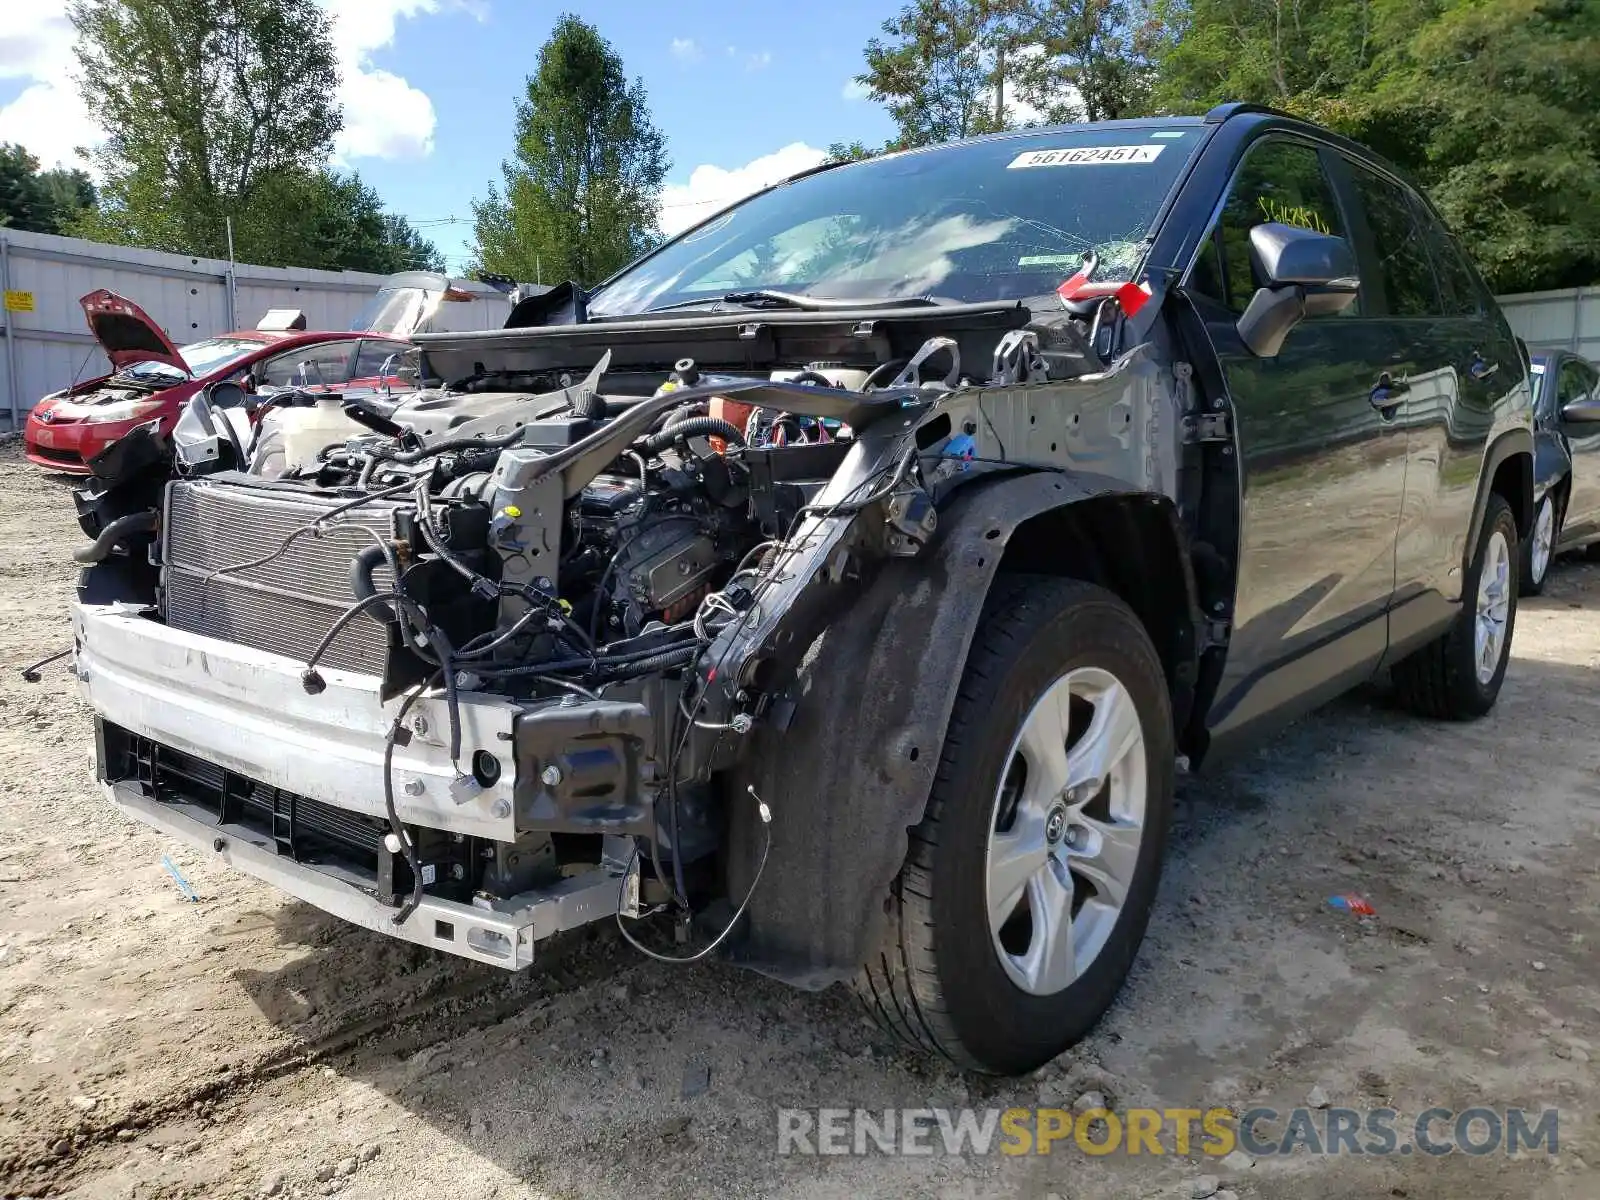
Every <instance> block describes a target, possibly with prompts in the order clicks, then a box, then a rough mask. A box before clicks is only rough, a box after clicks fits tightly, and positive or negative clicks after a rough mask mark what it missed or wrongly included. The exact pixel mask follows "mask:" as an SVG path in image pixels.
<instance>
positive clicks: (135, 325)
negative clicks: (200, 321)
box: [78, 288, 189, 375]
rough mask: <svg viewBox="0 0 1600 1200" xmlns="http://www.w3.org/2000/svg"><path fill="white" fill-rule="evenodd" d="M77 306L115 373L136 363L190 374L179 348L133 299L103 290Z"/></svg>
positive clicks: (91, 293)
mask: <svg viewBox="0 0 1600 1200" xmlns="http://www.w3.org/2000/svg"><path fill="white" fill-rule="evenodd" d="M78 303H79V304H80V305H82V306H83V315H84V316H85V317H86V318H88V321H89V332H90V333H92V334H94V336H95V338H96V340H97V341H99V343H100V345H101V348H102V349H104V350H105V352H106V357H107V358H109V359H110V360H111V368H112V370H114V371H120V370H122V369H123V368H125V367H131V366H133V364H134V363H142V362H159V363H166V364H167V365H168V366H171V367H176V368H177V369H178V370H180V371H182V372H183V373H184V374H185V375H188V374H189V365H188V364H187V363H185V362H184V361H183V356H182V355H181V354H179V353H178V348H177V347H176V346H174V345H173V344H172V342H171V340H169V339H168V337H167V335H166V334H164V333H162V332H161V326H159V325H157V324H156V323H155V322H154V321H152V320H151V319H150V315H149V314H148V313H146V312H145V311H144V309H142V308H140V307H139V306H138V305H137V304H135V303H134V302H133V301H132V300H124V299H123V298H122V297H121V296H119V295H117V294H116V293H115V292H111V291H107V290H106V289H105V288H101V289H100V290H99V291H97V292H90V293H89V294H88V295H87V296H84V297H82V298H80V299H79V301H78Z"/></svg>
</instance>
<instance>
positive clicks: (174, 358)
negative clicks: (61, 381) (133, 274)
mask: <svg viewBox="0 0 1600 1200" xmlns="http://www.w3.org/2000/svg"><path fill="white" fill-rule="evenodd" d="M413 299H415V298H413ZM426 301H427V297H426V296H425V295H424V296H422V297H421V299H420V301H419V302H418V303H414V304H398V303H397V299H396V295H395V291H394V289H388V288H385V289H383V290H380V291H379V293H378V294H377V296H375V297H374V299H373V302H372V303H371V304H369V306H368V311H367V312H366V313H364V314H363V315H362V318H361V319H359V320H358V322H357V324H358V328H357V329H353V330H344V331H341V332H330V331H321V332H308V331H306V329H305V327H304V326H305V317H304V316H303V315H302V314H299V313H283V312H282V310H279V312H277V313H274V314H270V315H271V316H276V317H279V318H280V319H278V320H272V321H264V322H263V324H264V325H270V326H272V327H271V328H258V329H246V330H238V331H235V332H233V333H224V334H219V335H218V336H216V337H209V338H203V339H201V340H200V341H197V342H190V343H188V344H187V345H184V346H175V345H173V344H172V342H171V340H170V339H168V337H167V335H166V334H165V333H163V332H162V330H161V327H160V326H159V325H157V324H156V322H155V321H154V320H152V319H151V318H150V316H149V314H147V313H146V312H145V311H144V310H143V309H142V308H140V307H139V306H138V305H137V304H135V303H133V302H132V301H131V300H126V299H124V298H123V297H121V296H118V295H117V294H115V293H114V292H109V291H106V290H104V289H101V290H100V291H95V292H90V293H89V294H88V295H87V296H84V297H83V298H82V299H81V300H80V301H79V303H80V304H82V306H83V312H84V316H85V317H86V318H88V322H89V329H90V331H91V332H92V333H93V334H94V336H95V338H96V339H97V340H98V341H99V343H100V345H101V348H102V349H104V351H105V353H106V357H107V358H108V359H110V360H111V373H110V374H109V375H102V376H100V377H99V378H96V379H91V380H88V381H87V382H84V383H78V384H74V385H73V386H72V387H69V388H67V389H65V390H64V391H60V392H55V393H53V394H51V395H49V396H46V397H44V398H43V399H42V400H40V401H39V403H38V404H36V405H35V406H34V409H33V411H32V412H31V413H29V414H28V420H27V424H26V425H25V426H24V429H23V435H22V436H23V445H24V449H25V452H26V454H27V457H28V460H29V461H30V462H33V463H36V464H37V465H39V466H41V467H46V468H48V469H50V470H53V471H63V472H66V473H69V474H74V475H85V474H88V472H89V468H88V466H87V465H86V464H87V462H88V460H89V459H91V458H93V457H94V456H95V455H96V454H98V453H99V452H100V451H101V450H104V449H105V448H106V447H107V446H109V445H110V444H111V443H112V442H114V441H116V440H117V439H118V438H120V437H122V436H123V435H124V434H126V433H127V432H128V431H129V430H130V429H132V428H133V427H134V426H135V425H139V424H142V423H144V422H146V421H149V420H152V419H153V418H160V419H161V422H162V429H163V431H167V430H170V429H171V427H172V425H173V424H174V423H176V421H177V419H178V415H179V414H180V413H181V412H182V411H183V405H184V402H185V401H187V400H188V399H189V397H190V396H192V395H194V393H195V392H197V391H199V390H200V389H201V388H204V387H208V386H210V385H211V384H213V383H217V382H220V381H222V380H225V379H226V380H233V381H235V382H238V383H240V384H242V385H243V386H244V387H245V389H246V390H247V391H271V390H273V389H276V388H279V387H284V386H287V385H290V384H298V385H301V386H306V387H311V388H328V389H331V388H336V387H337V388H341V389H376V388H379V387H391V388H395V389H400V388H404V387H408V386H410V384H409V382H407V381H402V379H401V378H399V377H398V375H397V371H398V368H399V364H400V362H401V358H402V356H403V355H404V354H405V352H406V350H407V349H409V345H408V343H407V342H406V341H404V339H405V338H407V337H409V336H410V335H411V333H413V332H414V331H415V330H416V328H417V326H418V325H419V324H421V323H422V322H423V321H424V320H426V314H427V310H428V305H427V302H426Z"/></svg>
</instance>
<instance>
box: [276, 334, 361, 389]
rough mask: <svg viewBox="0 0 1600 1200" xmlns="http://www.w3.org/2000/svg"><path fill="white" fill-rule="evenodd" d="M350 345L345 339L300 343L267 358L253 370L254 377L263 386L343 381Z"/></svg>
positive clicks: (346, 369) (311, 385)
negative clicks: (316, 343)
mask: <svg viewBox="0 0 1600 1200" xmlns="http://www.w3.org/2000/svg"><path fill="white" fill-rule="evenodd" d="M352 348H353V347H352V346H351V344H350V343H349V342H326V343H324V344H322V345H320V346H301V347H300V348H299V349H297V350H290V351H288V352H287V353H284V354H279V355H277V356H275V357H273V358H269V359H267V361H266V362H265V363H263V364H262V365H261V367H260V368H259V369H258V370H257V372H256V378H257V379H259V380H260V381H261V384H262V386H263V387H289V386H291V385H300V386H302V387H320V386H322V385H324V384H327V385H329V386H332V385H334V384H340V383H344V382H345V381H346V380H347V379H349V378H350V371H349V368H350V352H351V350H352ZM302 366H303V367H304V371H302V370H301V368H302Z"/></svg>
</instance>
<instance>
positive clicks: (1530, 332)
mask: <svg viewBox="0 0 1600 1200" xmlns="http://www.w3.org/2000/svg"><path fill="white" fill-rule="evenodd" d="M1498 299H1499V301H1500V308H1501V310H1502V311H1503V312H1504V313H1505V314H1506V320H1507V321H1508V322H1510V324H1511V328H1512V329H1513V330H1514V331H1516V333H1517V334H1518V335H1519V336H1521V338H1522V340H1523V341H1525V342H1527V343H1528V349H1530V350H1532V351H1533V352H1534V353H1538V352H1539V351H1540V350H1573V351H1576V352H1577V353H1579V354H1581V355H1583V356H1584V357H1585V358H1587V359H1589V360H1590V361H1591V362H1600V287H1587V288H1567V289H1566V290H1564V291H1559V292H1524V293H1522V294H1520V295H1515V296H1501V297H1499V298H1498Z"/></svg>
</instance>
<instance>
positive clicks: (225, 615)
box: [162, 480, 397, 675]
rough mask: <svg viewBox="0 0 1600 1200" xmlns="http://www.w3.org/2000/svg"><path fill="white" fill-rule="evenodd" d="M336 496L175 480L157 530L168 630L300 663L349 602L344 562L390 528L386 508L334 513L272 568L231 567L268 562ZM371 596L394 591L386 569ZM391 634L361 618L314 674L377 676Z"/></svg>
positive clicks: (391, 513)
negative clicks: (336, 671) (333, 670)
mask: <svg viewBox="0 0 1600 1200" xmlns="http://www.w3.org/2000/svg"><path fill="white" fill-rule="evenodd" d="M342 503H345V501H344V500H343V499H342V498H340V497H334V496H328V497H318V496H311V497H308V496H305V495H304V494H294V495H290V494H287V493H277V492H273V491H270V490H268V489H264V488H252V487H240V486H238V485H234V484H227V483H220V482H212V481H204V480H197V481H183V480H180V481H177V482H174V483H172V484H170V485H169V486H168V488H167V497H166V513H165V517H164V520H163V521H162V556H163V560H164V565H165V594H164V604H165V608H166V620H167V624H168V625H169V626H171V627H172V628H174V629H181V630H184V631H186V632H189V633H197V634H202V635H204V636H206V637H212V638H217V639H219V640H221V641H226V642H237V643H238V644H240V645H244V646H251V647H253V648H255V649H257V650H267V651H270V652H272V653H274V654H282V655H285V656H286V657H288V658H292V659H295V660H297V661H299V662H304V661H306V659H307V658H308V657H310V655H311V652H312V651H313V650H314V649H315V648H316V646H317V643H318V642H320V641H321V640H322V638H323V637H324V635H326V633H327V632H328V629H329V628H330V627H331V626H332V625H333V623H334V621H335V620H336V619H337V618H338V616H339V615H340V614H341V613H343V612H344V611H345V610H346V609H347V608H349V607H350V605H351V604H353V603H354V602H355V595H354V593H353V592H352V591H351V589H350V562H351V560H352V559H353V558H354V557H355V556H356V554H357V553H358V552H359V551H361V550H363V549H365V548H366V547H368V546H371V545H373V544H374V539H373V535H372V533H368V532H363V531H362V529H358V528H355V526H361V527H363V528H365V529H367V530H372V531H375V532H376V533H378V534H379V535H381V536H383V537H384V538H386V539H392V538H393V536H394V529H395V512H396V509H397V506H396V505H395V504H394V503H393V502H386V501H376V502H374V503H371V504H367V505H363V506H362V507H360V508H357V509H352V510H351V511H349V512H346V513H341V514H340V515H339V516H337V517H335V518H334V519H333V521H332V522H330V524H329V525H328V526H327V527H326V528H325V530H324V531H323V532H322V533H321V535H320V536H314V535H311V534H305V535H303V536H301V537H299V538H297V539H295V540H294V541H293V542H292V543H291V544H290V545H289V547H288V548H287V549H286V550H284V551H283V552H282V553H281V554H277V555H276V556H275V557H273V558H272V561H270V562H266V563H262V564H261V565H260V566H253V567H249V568H248V569H245V570H230V571H227V572H225V573H223V574H217V572H218V571H219V570H220V569H221V568H224V567H238V566H240V565H241V564H245V563H252V562H255V561H256V560H258V559H262V558H266V557H267V556H268V555H271V554H273V552H274V551H276V550H277V549H278V548H279V546H280V545H281V544H282V542H283V541H284V539H285V538H287V537H288V536H289V535H290V534H291V533H293V532H294V531H295V530H296V529H300V528H303V527H304V526H306V525H309V524H310V523H311V522H313V521H315V520H316V519H317V518H318V517H319V516H321V515H322V514H324V513H326V512H327V511H329V510H330V509H332V508H335V507H337V506H338V505H340V504H342ZM373 582H374V583H375V584H376V585H377V588H378V590H379V591H386V590H388V589H389V588H390V587H391V586H392V576H391V575H390V574H389V571H388V568H387V567H379V568H378V570H377V571H376V572H374V575H373ZM389 631H390V627H389V626H386V625H381V624H379V623H378V622H377V621H376V620H374V619H373V618H372V617H369V616H366V615H365V614H363V615H361V616H358V617H356V618H355V619H354V620H352V621H350V622H349V623H348V624H347V625H346V626H345V628H344V629H343V630H342V631H340V633H339V635H338V636H337V637H336V638H334V640H333V642H332V644H331V645H330V646H329V647H328V650H327V651H326V652H325V653H324V654H323V656H322V658H321V659H320V660H319V661H320V663H321V664H322V665H325V666H329V667H337V668H341V669H343V670H346V671H359V672H361V673H363V674H367V675H383V674H384V671H385V665H386V662H387V659H388V654H389Z"/></svg>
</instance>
